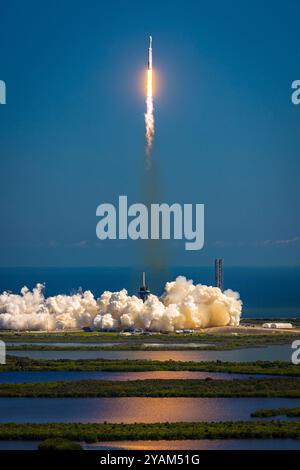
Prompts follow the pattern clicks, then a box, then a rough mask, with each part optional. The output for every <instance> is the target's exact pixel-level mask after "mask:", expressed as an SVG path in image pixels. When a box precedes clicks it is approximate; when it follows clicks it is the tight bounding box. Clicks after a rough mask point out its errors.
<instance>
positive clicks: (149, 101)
mask: <svg viewBox="0 0 300 470" xmlns="http://www.w3.org/2000/svg"><path fill="white" fill-rule="evenodd" d="M145 125H146V140H147V147H146V153H147V155H150V153H151V150H152V143H153V138H154V106H153V70H152V36H150V38H149V50H148V69H147V96H146V113H145Z"/></svg>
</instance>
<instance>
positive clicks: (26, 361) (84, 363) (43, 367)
mask: <svg viewBox="0 0 300 470" xmlns="http://www.w3.org/2000/svg"><path fill="white" fill-rule="evenodd" d="M58 370H60V371H107V372H123V371H124V372H142V371H159V370H174V371H179V370H188V371H204V372H227V373H235V374H272V375H288V376H294V377H299V376H300V367H299V366H297V365H295V364H292V363H290V362H283V361H272V362H271V361H256V362H221V361H206V362H204V361H203V362H193V361H190V362H181V361H172V360H170V361H147V360H109V359H92V360H89V359H88V360H87V359H84V360H67V359H60V360H45V359H39V360H38V359H30V358H27V357H15V356H7V364H6V365H0V371H58Z"/></svg>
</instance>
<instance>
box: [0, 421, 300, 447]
mask: <svg viewBox="0 0 300 470" xmlns="http://www.w3.org/2000/svg"><path fill="white" fill-rule="evenodd" d="M50 438H51V439H54V438H63V439H69V440H72V441H85V442H100V441H119V440H162V439H166V440H176V439H300V422H298V421H297V422H295V421H294V422H287V421H267V422H265V421H263V422H262V421H251V422H248V421H237V422H220V423H205V422H204V423H203V422H202V423H150V424H148V423H147V424H145V423H133V424H124V423H120V424H119V423H118V424H109V423H88V424H83V423H43V424H16V423H1V424H0V439H1V440H43V439H50Z"/></svg>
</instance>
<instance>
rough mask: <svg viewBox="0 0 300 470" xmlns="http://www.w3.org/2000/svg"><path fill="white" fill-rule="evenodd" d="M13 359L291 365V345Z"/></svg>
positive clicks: (69, 353)
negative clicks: (274, 363)
mask: <svg viewBox="0 0 300 470" xmlns="http://www.w3.org/2000/svg"><path fill="white" fill-rule="evenodd" d="M9 354H10V355H14V356H19V357H31V358H33V359H74V360H76V359H100V358H103V359H129V360H133V359H143V360H147V359H148V360H157V361H167V360H170V359H171V360H174V361H185V362H186V361H216V360H220V361H228V362H252V361H290V358H291V347H290V345H289V344H284V345H273V346H268V347H263V348H244V349H234V350H231V351H9Z"/></svg>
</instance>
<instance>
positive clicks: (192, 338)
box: [0, 330, 296, 350]
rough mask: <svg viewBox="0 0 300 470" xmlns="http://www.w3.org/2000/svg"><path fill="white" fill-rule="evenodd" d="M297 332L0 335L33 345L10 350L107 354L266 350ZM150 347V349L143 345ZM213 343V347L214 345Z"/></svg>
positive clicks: (13, 347) (0, 335)
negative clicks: (155, 344) (54, 343)
mask: <svg viewBox="0 0 300 470" xmlns="http://www.w3.org/2000/svg"><path fill="white" fill-rule="evenodd" d="M295 335H296V332H289V333H286V332H282V331H276V332H274V331H273V332H270V331H269V332H266V331H261V332H259V331H257V330H255V331H254V332H253V333H249V332H243V331H242V330H241V331H239V332H238V333H234V334H232V332H228V333H224V332H220V333H217V332H195V333H192V334H175V333H169V334H160V333H155V334H151V335H150V336H149V335H132V336H125V335H124V334H121V333H116V332H115V333H103V332H95V331H93V332H88V333H86V332H81V331H77V332H51V333H45V332H43V333H40V332H24V333H16V332H1V333H0V340H2V341H6V342H14V343H18V342H29V343H31V344H30V345H17V346H8V347H7V349H8V350H12V349H14V350H16V349H20V350H31V349H35V350H61V348H62V349H63V350H88V349H90V348H92V349H99V350H102V349H105V350H151V348H152V346H151V343H157V342H159V343H163V344H164V345H163V347H162V348H161V349H164V350H165V349H173V348H174V347H173V346H172V343H177V344H178V343H180V346H179V347H178V346H177V347H176V349H183V350H185V349H189V350H190V349H197V347H195V348H191V347H188V346H186V343H190V342H193V343H197V345H202V347H201V349H203V350H228V349H236V348H248V347H263V346H268V345H271V344H288V343H291V342H292V341H293V340H294V339H295ZM36 342H45V343H51V342H56V343H61V346H52V345H47V344H46V345H37V344H34V343H36ZM66 342H78V343H81V344H80V345H79V346H75V347H73V346H64V343H66ZM91 342H92V343H99V344H97V345H96V346H90V345H89V343H91ZM110 342H118V343H120V344H117V345H113V346H112V345H106V344H105V343H110ZM144 343H147V346H145V345H144ZM212 343H213V344H212ZM153 349H155V350H159V349H160V348H159V347H153Z"/></svg>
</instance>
